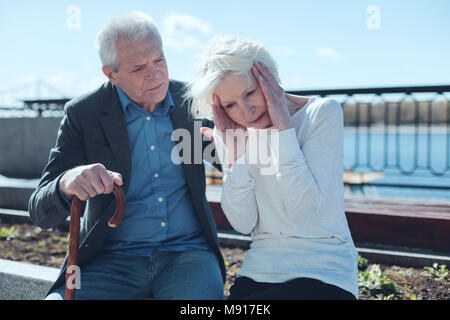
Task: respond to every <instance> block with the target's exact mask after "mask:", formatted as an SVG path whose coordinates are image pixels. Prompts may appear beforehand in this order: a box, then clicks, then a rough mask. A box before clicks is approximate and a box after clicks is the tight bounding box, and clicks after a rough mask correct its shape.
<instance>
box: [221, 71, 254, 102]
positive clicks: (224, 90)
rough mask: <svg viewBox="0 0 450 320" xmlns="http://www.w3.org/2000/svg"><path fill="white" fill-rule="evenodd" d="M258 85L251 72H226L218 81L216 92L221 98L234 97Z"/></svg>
mask: <svg viewBox="0 0 450 320" xmlns="http://www.w3.org/2000/svg"><path fill="white" fill-rule="evenodd" d="M255 85H257V82H256V80H255V78H254V77H253V75H252V73H251V72H248V73H242V72H240V73H232V72H228V73H225V74H224V75H223V76H222V77H221V78H220V80H219V81H218V84H217V86H216V87H215V89H214V93H215V94H217V95H218V96H219V97H220V98H221V99H233V98H235V97H236V96H240V95H242V94H244V93H245V92H246V91H247V90H248V89H250V88H252V87H254V86H255Z"/></svg>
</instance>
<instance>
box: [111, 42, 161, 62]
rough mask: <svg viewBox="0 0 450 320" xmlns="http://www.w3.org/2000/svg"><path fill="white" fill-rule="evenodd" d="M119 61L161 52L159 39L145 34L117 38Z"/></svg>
mask: <svg viewBox="0 0 450 320" xmlns="http://www.w3.org/2000/svg"><path fill="white" fill-rule="evenodd" d="M116 45H117V54H118V56H119V62H124V63H125V62H128V61H129V60H136V59H141V58H146V57H148V56H149V55H160V54H163V48H162V43H161V40H160V39H159V38H158V37H157V36H146V37H143V38H138V39H130V38H125V37H123V38H119V39H118V40H117V44H116Z"/></svg>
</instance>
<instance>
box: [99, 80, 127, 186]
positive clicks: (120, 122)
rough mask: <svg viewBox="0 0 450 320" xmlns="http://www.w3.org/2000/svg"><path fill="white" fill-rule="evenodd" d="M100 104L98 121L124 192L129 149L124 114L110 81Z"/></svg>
mask: <svg viewBox="0 0 450 320" xmlns="http://www.w3.org/2000/svg"><path fill="white" fill-rule="evenodd" d="M101 104H102V106H101V107H102V110H103V112H104V113H105V115H103V116H101V117H100V123H101V125H102V127H103V131H104V132H105V136H106V137H107V139H108V143H109V145H110V147H111V150H112V151H113V154H114V156H115V158H116V160H117V164H118V165H119V168H120V174H121V175H122V179H123V186H122V189H123V191H124V192H126V191H127V190H128V186H129V183H130V179H131V149H130V142H129V139H128V130H127V127H126V123H125V115H124V113H123V109H122V106H121V104H120V100H119V97H118V96H117V92H116V90H115V88H114V85H113V84H112V83H111V82H109V83H108V84H107V91H106V92H105V94H104V95H103V97H102V102H101Z"/></svg>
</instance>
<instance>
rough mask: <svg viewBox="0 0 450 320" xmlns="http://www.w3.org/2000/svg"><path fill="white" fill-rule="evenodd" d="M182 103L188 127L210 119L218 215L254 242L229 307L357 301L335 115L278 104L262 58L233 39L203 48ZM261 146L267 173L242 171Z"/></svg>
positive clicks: (299, 102)
mask: <svg viewBox="0 0 450 320" xmlns="http://www.w3.org/2000/svg"><path fill="white" fill-rule="evenodd" d="M186 95H187V97H189V98H190V99H192V107H191V108H192V110H191V112H192V113H193V114H194V115H195V117H198V116H200V117H213V118H214V121H215V129H214V131H213V130H212V129H208V128H202V133H203V134H204V135H205V136H207V137H209V138H211V139H213V140H214V141H215V143H216V149H217V151H218V154H219V158H220V161H221V162H222V165H223V171H224V176H223V193H222V208H223V211H224V213H225V215H226V216H227V218H228V220H229V222H230V224H231V225H232V226H233V228H234V229H235V230H237V231H239V232H241V233H244V234H248V233H251V236H252V240H253V242H252V244H251V248H250V249H249V251H248V252H247V255H246V257H245V260H244V262H243V265H242V268H241V270H240V271H239V273H238V275H237V279H236V281H235V283H234V285H233V286H232V288H231V290H230V297H229V298H230V299H356V298H357V296H358V286H357V259H356V250H355V246H354V243H353V240H352V238H351V234H350V232H349V228H348V225H347V221H346V218H345V213H344V199H343V182H342V175H343V163H342V151H343V112H342V108H341V105H340V104H339V103H338V102H336V101H334V100H331V99H322V98H315V97H301V96H294V95H289V94H285V93H284V92H283V90H282V88H281V87H280V80H279V76H278V71H277V65H276V63H275V61H274V60H273V59H272V58H271V56H270V55H269V53H268V52H267V50H266V49H265V48H264V47H263V46H261V45H260V44H258V43H255V42H252V41H249V40H245V39H241V38H238V37H232V36H218V37H216V38H214V39H213V40H212V41H211V42H210V44H209V46H208V47H207V48H206V49H205V50H204V52H203V53H202V54H201V55H200V66H199V72H198V74H197V76H196V77H195V78H194V80H193V81H192V82H191V83H190V84H189V86H188V90H187V93H186ZM237 129H239V130H237ZM239 132H240V133H242V132H245V133H246V134H245V137H244V138H242V136H243V135H242V134H241V135H240V136H239V134H238V133H239ZM233 133H234V134H233ZM261 137H267V139H265V140H264V139H261ZM258 146H259V148H258ZM261 146H265V147H267V148H265V150H268V151H269V153H270V157H269V161H268V164H269V166H270V168H272V170H263V169H268V168H267V163H264V164H263V163H261V161H249V159H251V158H252V152H256V153H258V155H259V156H260V157H261V154H262V152H261V148H262V147H261ZM255 150H256V151H255ZM256 158H257V157H254V155H253V159H256Z"/></svg>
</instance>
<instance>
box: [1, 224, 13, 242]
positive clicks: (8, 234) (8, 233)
mask: <svg viewBox="0 0 450 320" xmlns="http://www.w3.org/2000/svg"><path fill="white" fill-rule="evenodd" d="M16 236H17V231H16V227H14V226H12V227H11V228H5V227H2V228H1V229H0V239H6V240H8V241H9V240H11V239H14V238H15V237H16Z"/></svg>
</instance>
